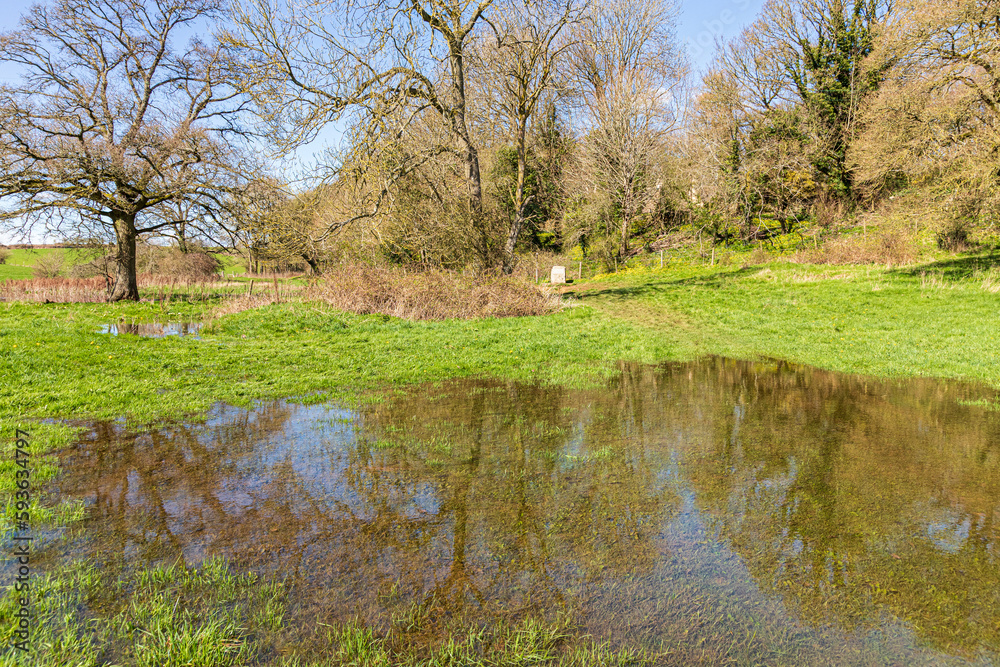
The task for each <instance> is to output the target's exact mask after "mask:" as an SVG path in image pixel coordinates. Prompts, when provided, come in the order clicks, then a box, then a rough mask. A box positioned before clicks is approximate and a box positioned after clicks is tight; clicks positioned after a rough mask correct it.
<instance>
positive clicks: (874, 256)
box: [792, 229, 920, 266]
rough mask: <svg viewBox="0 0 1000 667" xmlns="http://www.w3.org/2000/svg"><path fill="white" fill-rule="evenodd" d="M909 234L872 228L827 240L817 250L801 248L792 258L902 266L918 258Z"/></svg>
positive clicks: (804, 262) (808, 261)
mask: <svg viewBox="0 0 1000 667" xmlns="http://www.w3.org/2000/svg"><path fill="white" fill-rule="evenodd" d="M919 255H920V253H919V248H918V247H917V244H916V242H915V240H914V239H913V237H912V235H909V234H907V233H906V232H904V231H901V230H899V229H875V230H872V231H871V232H870V233H864V234H861V235H858V234H855V235H851V236H843V237H840V238H836V239H830V240H829V241H827V242H826V243H824V244H823V245H821V246H819V247H818V248H805V249H803V250H800V251H798V252H797V253H795V254H794V255H793V256H792V259H793V261H796V262H800V263H802V264H878V265H882V266H905V265H907V264H912V263H913V262H914V261H916V260H917V258H918V257H919Z"/></svg>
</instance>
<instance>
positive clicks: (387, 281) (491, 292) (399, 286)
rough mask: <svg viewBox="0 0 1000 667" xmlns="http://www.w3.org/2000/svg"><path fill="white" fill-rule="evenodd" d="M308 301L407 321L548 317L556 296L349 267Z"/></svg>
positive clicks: (526, 287) (522, 286)
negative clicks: (321, 302) (546, 315)
mask: <svg viewBox="0 0 1000 667" xmlns="http://www.w3.org/2000/svg"><path fill="white" fill-rule="evenodd" d="M309 297H310V298H314V299H317V300H320V301H324V302H326V303H328V304H329V305H331V306H333V307H335V308H338V309H340V310H346V311H349V312H353V313H359V314H362V315H370V314H382V315H391V316H393V317H400V318H404V319H408V320H444V319H452V318H458V319H471V318H481V317H519V316H527V315H544V314H546V313H552V312H555V311H557V310H559V308H560V305H559V301H558V298H557V297H554V296H552V295H550V294H546V293H545V292H543V291H542V290H540V289H538V288H537V287H535V286H534V285H530V284H527V283H525V282H523V281H520V280H516V279H513V278H506V277H466V276H462V275H458V274H455V273H449V272H445V271H440V270H436V269H423V270H416V271H413V270H406V269H402V268H390V267H378V266H366V265H350V266H342V267H340V268H338V269H335V270H334V271H332V272H330V273H329V274H327V275H326V276H324V278H323V279H322V280H321V281H319V282H317V283H316V284H315V285H314V286H313V288H312V289H311V290H310V292H309Z"/></svg>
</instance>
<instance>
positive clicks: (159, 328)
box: [98, 322, 202, 338]
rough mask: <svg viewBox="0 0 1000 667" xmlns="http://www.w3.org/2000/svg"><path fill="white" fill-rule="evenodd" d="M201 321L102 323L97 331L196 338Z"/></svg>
mask: <svg viewBox="0 0 1000 667" xmlns="http://www.w3.org/2000/svg"><path fill="white" fill-rule="evenodd" d="M201 327H202V323H201V322H145V323H138V322H117V323H114V324H102V325H101V327H100V329H98V333H102V334H111V335H112V336H117V335H119V334H131V335H133V336H142V337H144V338H165V337H167V336H191V337H192V338H198V337H199V336H198V332H199V331H200V330H201Z"/></svg>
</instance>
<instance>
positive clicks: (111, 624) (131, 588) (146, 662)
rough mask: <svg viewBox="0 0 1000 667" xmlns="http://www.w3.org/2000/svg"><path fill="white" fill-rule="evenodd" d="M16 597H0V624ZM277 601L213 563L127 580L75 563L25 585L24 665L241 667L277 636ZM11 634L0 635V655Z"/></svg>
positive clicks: (258, 584)
mask: <svg viewBox="0 0 1000 667" xmlns="http://www.w3.org/2000/svg"><path fill="white" fill-rule="evenodd" d="M18 595H19V594H17V593H16V591H14V590H13V588H11V589H9V590H8V591H7V594H6V595H4V596H2V597H0V617H3V618H14V614H15V613H17V610H18V609H19V604H20V601H19V599H18ZM286 597H287V596H286V591H285V589H284V586H283V585H282V584H281V583H280V582H271V583H268V582H264V581H262V580H261V579H260V578H259V577H258V576H256V575H254V574H234V573H232V572H231V571H230V570H229V567H228V565H227V564H226V563H225V562H224V561H222V560H221V559H211V560H208V561H206V562H204V563H203V564H202V565H201V566H200V567H198V568H196V569H188V568H185V567H183V566H180V565H175V566H172V567H166V568H153V569H140V570H138V571H136V572H133V573H132V576H131V577H113V576H110V575H105V574H103V573H102V571H101V570H99V569H97V568H95V567H93V566H92V565H91V564H89V563H87V562H84V561H78V562H76V563H73V564H71V565H69V566H67V567H66V568H64V569H62V570H59V571H56V572H54V573H51V574H48V575H46V576H44V577H39V578H38V579H35V580H33V581H32V592H31V599H32V607H33V611H34V613H35V615H36V616H35V617H34V619H33V621H32V625H31V627H32V629H33V634H32V641H31V644H32V647H33V650H34V652H35V655H33V658H34V659H35V662H34V663H32V664H39V665H88V666H89V665H94V666H97V665H105V664H127V665H139V666H141V667H226V666H229V665H233V666H235V665H244V664H249V663H251V662H255V661H256V660H257V659H258V658H259V657H260V655H261V653H262V651H263V650H264V649H265V648H266V646H267V644H268V638H269V637H270V636H271V634H272V633H273V632H275V631H277V630H278V629H280V628H281V627H282V626H283V623H284V616H285V608H286ZM249 628H252V629H253V630H254V634H253V635H252V636H251V635H250V634H249ZM13 632H14V628H13V627H12V626H11V627H8V625H7V624H5V625H4V626H3V627H0V640H2V641H3V642H4V645H5V646H7V647H9V646H10V645H11V641H12V640H13V639H14V635H13ZM109 658H110V659H111V661H110V663H109V662H107V660H108V659H109ZM14 664H17V656H16V655H15V654H14V653H11V652H8V653H6V654H0V667H6V665H14Z"/></svg>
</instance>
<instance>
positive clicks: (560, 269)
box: [549, 266, 566, 285]
mask: <svg viewBox="0 0 1000 667" xmlns="http://www.w3.org/2000/svg"><path fill="white" fill-rule="evenodd" d="M549 282H550V283H552V284H553V285H562V284H565V283H566V267H565V266H553V267H552V277H551V278H549Z"/></svg>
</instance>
